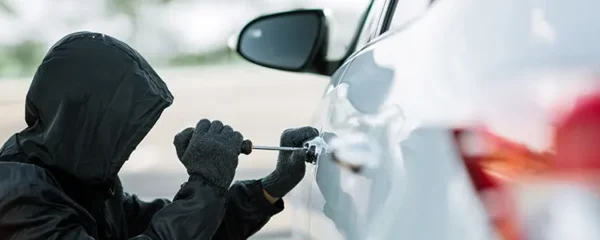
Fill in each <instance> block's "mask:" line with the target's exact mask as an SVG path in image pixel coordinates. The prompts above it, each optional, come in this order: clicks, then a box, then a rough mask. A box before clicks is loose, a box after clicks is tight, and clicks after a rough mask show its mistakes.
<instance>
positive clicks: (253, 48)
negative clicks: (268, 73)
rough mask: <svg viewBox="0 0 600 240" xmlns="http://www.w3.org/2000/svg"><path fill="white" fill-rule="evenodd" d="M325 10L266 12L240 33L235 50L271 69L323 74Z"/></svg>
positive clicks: (325, 30) (325, 29) (325, 33)
mask: <svg viewBox="0 0 600 240" xmlns="http://www.w3.org/2000/svg"><path fill="white" fill-rule="evenodd" d="M327 38H328V29H327V19H326V16H325V13H324V12H323V11H322V10H311V9H307V10H294V11H288V12H280V13H275V14H269V15H264V16H261V17H258V18H256V19H254V20H252V21H250V22H249V23H248V24H247V25H246V26H245V27H244V28H243V29H242V31H241V32H240V34H239V37H238V42H237V46H236V51H237V52H238V53H239V54H240V55H241V56H242V57H243V58H244V59H246V60H248V61H250V62H252V63H255V64H258V65H261V66H264V67H268V68H274V69H279V70H284V71H292V72H313V73H319V74H322V73H321V72H322V71H321V70H319V66H320V65H322V64H323V63H322V61H324V53H325V52H326V51H325V50H326V48H327V46H326V45H327V41H328V39H327Z"/></svg>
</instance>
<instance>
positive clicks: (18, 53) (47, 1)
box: [0, 0, 368, 239]
mask: <svg viewBox="0 0 600 240" xmlns="http://www.w3.org/2000/svg"><path fill="white" fill-rule="evenodd" d="M367 4H368V0H220V1H217V0H86V1H81V0H26V1H23V0H20V1H19V0H1V1H0V112H1V115H0V140H3V139H7V138H8V137H9V136H10V135H12V134H13V133H15V132H17V131H19V130H21V129H23V127H24V126H25V124H24V100H25V94H26V92H27V88H28V86H29V83H30V80H31V77H32V74H33V73H34V71H35V69H36V67H37V65H38V64H39V63H40V62H41V59H42V58H43V56H44V55H45V53H46V51H47V50H48V48H49V47H50V46H52V45H53V44H54V43H55V42H56V41H58V40H59V39H60V38H61V37H63V36H64V35H66V34H68V33H71V32H75V31H96V32H102V33H105V34H108V35H111V36H113V37H116V38H118V39H120V40H122V41H125V42H127V43H129V44H130V45H131V46H132V47H134V48H135V49H137V50H138V51H139V52H140V53H141V54H142V55H143V56H145V57H146V58H147V60H148V61H149V62H150V63H151V64H152V65H153V66H154V68H156V70H157V72H158V73H159V74H160V75H161V76H162V78H163V79H164V80H165V82H167V84H168V86H169V88H170V89H171V91H172V92H173V94H174V96H175V102H174V104H173V106H172V107H171V108H169V109H167V110H166V112H165V113H164V115H163V117H162V118H161V119H160V120H159V122H158V124H157V125H156V126H155V128H154V129H153V130H152V131H151V133H150V134H149V135H148V137H147V138H146V139H145V140H144V141H143V142H142V144H141V145H140V146H139V147H138V148H137V150H136V151H135V152H134V154H133V155H132V157H131V159H130V160H129V161H128V162H127V163H126V164H125V166H124V169H123V170H122V172H121V178H122V180H123V182H124V185H125V189H126V190H127V191H130V192H133V193H137V194H138V195H139V196H140V197H141V198H143V199H152V198H157V197H161V198H172V196H173V195H174V194H175V193H176V191H177V190H178V188H179V185H180V184H181V183H182V182H183V181H185V180H186V179H187V174H186V173H185V170H184V168H183V166H182V165H181V164H180V163H179V161H178V160H177V158H176V156H175V151H174V148H173V147H172V145H171V143H172V140H173V136H174V135H175V134H176V133H177V132H178V131H180V130H182V129H184V128H185V127H188V126H193V125H195V123H196V122H197V121H198V120H199V119H201V118H210V119H220V120H223V121H224V122H225V123H226V124H230V125H232V126H233V127H234V128H235V129H237V130H239V131H240V132H242V133H243V134H244V137H246V138H249V139H252V140H253V141H254V142H255V143H256V144H262V145H276V144H278V141H279V135H280V133H281V132H282V131H283V130H284V129H286V128H289V127H297V126H303V125H309V124H310V123H311V117H312V113H313V110H315V109H316V107H317V104H318V101H319V99H320V96H321V94H322V93H323V91H324V88H325V86H326V85H327V83H328V79H327V78H325V77H320V76H315V75H307V74H297V73H288V72H282V71H276V70H271V69H266V68H262V67H258V66H254V65H251V64H250V63H247V62H245V61H244V60H243V59H241V58H240V57H238V55H237V54H236V53H235V52H233V51H232V50H231V49H230V48H229V47H228V43H232V40H235V36H236V34H237V32H238V31H239V30H241V28H242V27H243V26H244V25H245V24H246V23H247V22H248V21H250V20H252V19H253V18H255V17H257V16H259V15H263V14H267V13H273V12H278V11H285V10H292V9H299V8H327V9H329V10H331V12H330V13H331V14H332V15H331V17H332V18H331V19H332V22H331V25H332V28H331V30H332V35H331V41H332V42H330V46H335V47H336V48H334V49H333V50H331V51H330V52H329V56H333V57H335V56H336V55H338V56H340V55H341V54H343V53H345V47H346V45H347V44H348V42H349V41H350V39H351V36H352V34H354V31H355V26H356V23H357V22H358V20H359V17H360V15H361V14H362V12H363V11H364V9H365V7H366V6H367ZM275 161H276V153H275V152H256V153H253V154H252V155H251V156H242V157H241V159H240V165H239V167H238V172H237V175H236V179H253V178H260V177H262V176H264V175H266V174H268V173H270V172H271V171H272V170H273V169H274V167H275ZM308 174H310V173H308ZM293 207H294V196H293V195H291V196H288V198H287V199H286V210H285V211H284V212H283V213H281V214H279V215H278V216H277V217H275V218H274V219H272V220H271V222H270V223H269V224H268V225H267V226H266V227H265V228H264V229H263V230H262V231H261V232H260V233H258V234H256V235H255V236H254V237H253V238H252V239H285V238H286V237H289V234H290V233H289V226H290V224H292V223H293V219H292V216H291V214H290V212H291V209H292V208H293Z"/></svg>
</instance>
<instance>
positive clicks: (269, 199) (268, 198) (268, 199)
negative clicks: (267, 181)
mask: <svg viewBox="0 0 600 240" xmlns="http://www.w3.org/2000/svg"><path fill="white" fill-rule="evenodd" d="M262 191H263V195H265V198H266V199H267V201H269V202H270V203H271V204H275V202H277V201H278V200H279V198H276V197H273V196H271V194H269V193H268V192H267V190H265V189H264V188H263V190H262Z"/></svg>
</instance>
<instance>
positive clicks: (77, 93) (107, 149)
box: [0, 32, 283, 239]
mask: <svg viewBox="0 0 600 240" xmlns="http://www.w3.org/2000/svg"><path fill="white" fill-rule="evenodd" d="M172 101H173V96H172V95H171V93H170V92H169V90H168V88H167V86H166V85H165V83H164V82H163V81H162V79H161V78H160V77H159V76H158V74H156V72H155V71H154V70H153V69H152V68H151V67H150V65H149V64H148V63H147V62H146V60H144V58H143V57H142V56H140V54H139V53H137V51H135V50H134V49H132V48H130V47H129V46H128V45H127V44H125V43H123V42H121V41H119V40H117V39H115V38H112V37H110V36H107V35H104V34H100V33H91V32H79V33H74V34H70V35H67V36H66V37H64V38H63V39H61V40H60V41H59V42H57V43H56V44H55V45H54V46H53V47H52V48H51V49H50V51H49V52H48V54H47V55H46V57H45V58H44V59H43V62H42V64H41V65H40V66H39V68H38V70H37V72H36V74H35V76H34V79H33V81H32V83H31V86H30V88H29V92H28V93H27V98H26V112H25V113H26V114H25V121H26V123H27V128H26V129H24V130H22V131H21V132H19V133H16V134H15V135H13V136H12V137H11V138H10V139H9V140H8V141H7V142H6V143H5V144H4V146H3V147H2V149H0V239H130V238H134V239H211V238H215V239H245V238H247V237H249V236H250V235H251V234H253V233H255V232H256V231H257V230H258V229H260V228H261V227H262V226H263V225H264V224H265V223H266V222H267V221H268V220H269V218H270V217H271V216H272V215H274V214H276V213H278V212H279V211H281V210H282V209H283V202H281V201H280V202H278V203H276V204H274V205H272V204H270V203H268V202H267V201H266V199H264V196H262V188H261V186H260V182H259V181H245V182H237V183H235V184H234V185H233V186H232V188H231V189H230V191H229V192H223V191H221V190H219V189H216V188H214V187H212V186H211V185H209V184H205V183H204V182H202V181H193V182H187V183H185V184H183V185H182V186H181V189H180V190H179V192H178V193H177V195H176V196H175V198H174V199H173V201H172V202H171V201H170V200H166V199H157V200H154V201H152V202H143V201H141V200H139V199H138V198H137V196H135V195H130V194H127V193H124V192H123V189H122V186H121V183H120V181H119V178H118V175H117V174H118V172H119V170H120V169H121V167H122V166H123V164H124V163H125V161H126V160H127V159H128V158H129V155H130V154H131V153H132V151H133V150H134V149H135V148H136V146H137V145H138V144H139V143H140V142H141V141H142V139H143V138H144V137H145V136H146V134H147V133H148V132H149V131H150V129H151V128H152V127H153V126H154V124H155V123H156V121H157V120H158V118H159V117H160V115H161V113H162V112H163V110H165V109H166V108H167V107H168V106H169V105H171V103H172Z"/></svg>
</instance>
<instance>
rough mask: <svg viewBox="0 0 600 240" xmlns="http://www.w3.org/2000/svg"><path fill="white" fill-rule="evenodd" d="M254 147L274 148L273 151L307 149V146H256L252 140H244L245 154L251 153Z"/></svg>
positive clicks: (243, 149)
mask: <svg viewBox="0 0 600 240" xmlns="http://www.w3.org/2000/svg"><path fill="white" fill-rule="evenodd" d="M253 149H258V150H273V151H296V150H306V149H307V148H301V147H273V146H254V144H252V141H250V140H244V141H243V142H242V149H241V150H242V153H243V154H246V155H248V154H250V153H252V150H253Z"/></svg>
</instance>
